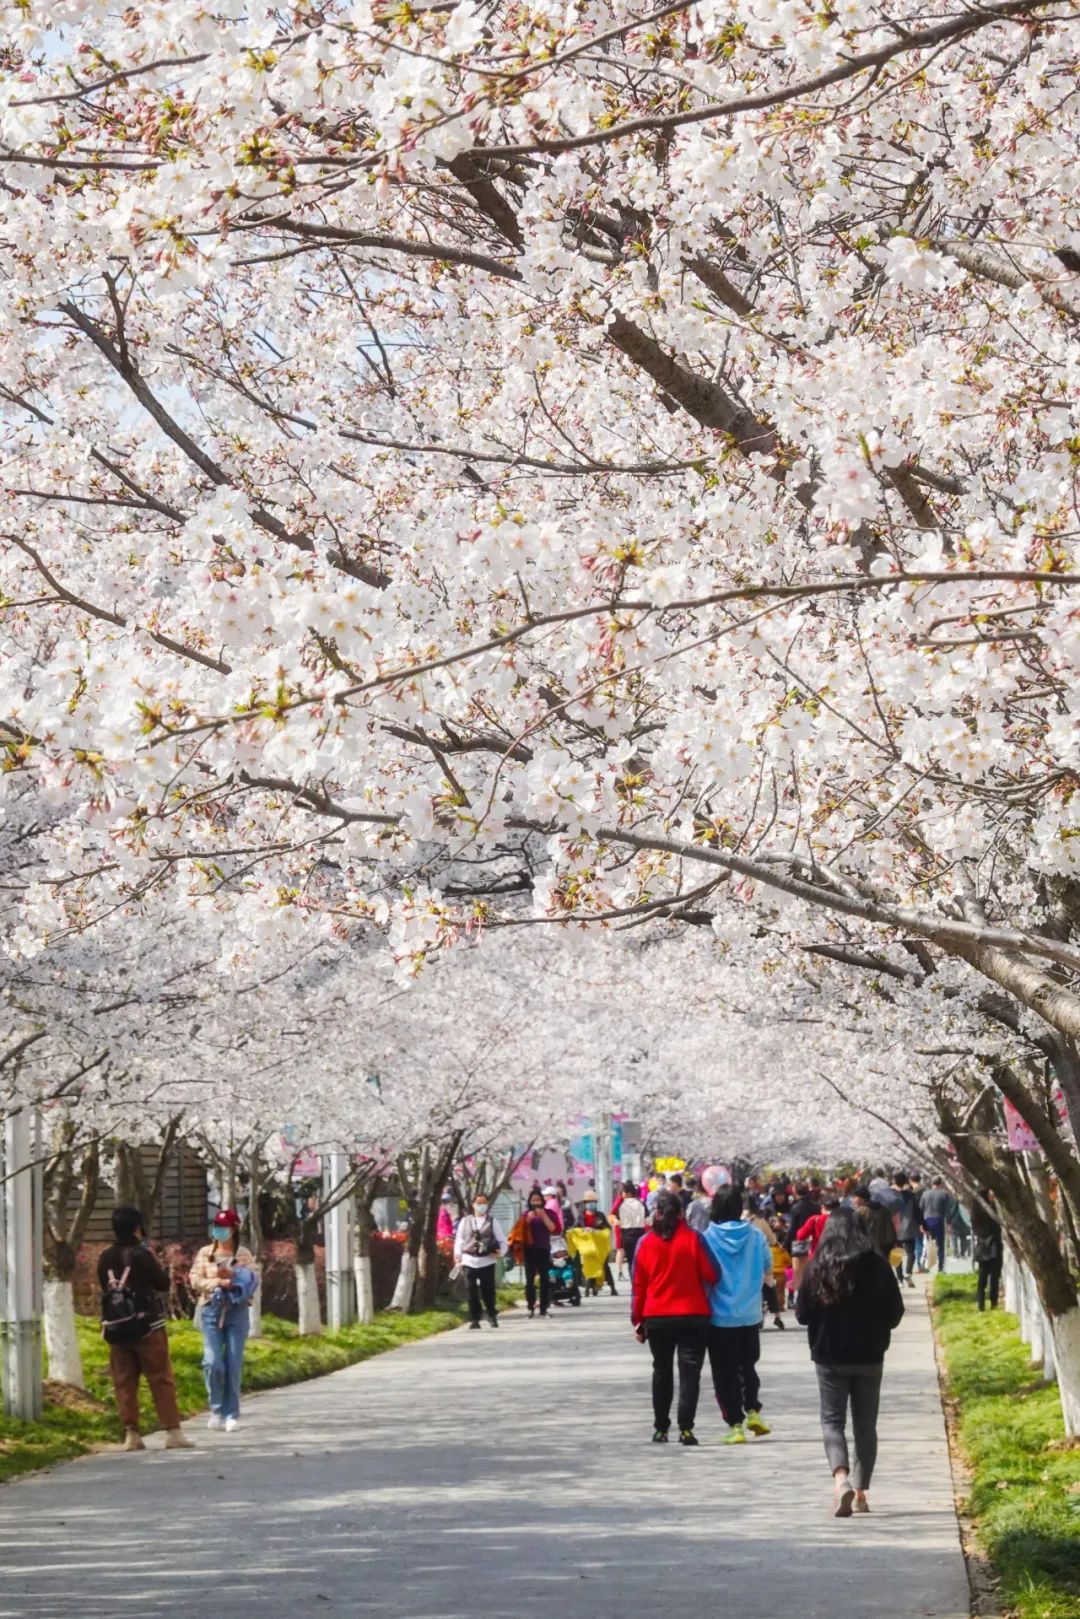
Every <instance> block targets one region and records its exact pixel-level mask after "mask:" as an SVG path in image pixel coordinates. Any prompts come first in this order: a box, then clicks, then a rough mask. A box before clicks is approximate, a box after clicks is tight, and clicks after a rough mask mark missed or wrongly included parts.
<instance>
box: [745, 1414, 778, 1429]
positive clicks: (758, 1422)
mask: <svg viewBox="0 0 1080 1619" xmlns="http://www.w3.org/2000/svg"><path fill="white" fill-rule="evenodd" d="M746 1426H747V1427H748V1428H749V1429H750V1432H751V1433H756V1434H767V1433H772V1429H771V1428H770V1427H769V1424H768V1423H767V1422H765V1421H764V1420H763V1419H762V1415H761V1412H760V1411H749V1412H748V1413H747V1417H746Z"/></svg>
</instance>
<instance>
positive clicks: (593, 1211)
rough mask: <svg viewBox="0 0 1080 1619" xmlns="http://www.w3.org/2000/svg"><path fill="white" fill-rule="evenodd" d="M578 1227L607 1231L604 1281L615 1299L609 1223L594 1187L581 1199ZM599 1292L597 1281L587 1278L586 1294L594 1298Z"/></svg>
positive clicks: (594, 1278)
mask: <svg viewBox="0 0 1080 1619" xmlns="http://www.w3.org/2000/svg"><path fill="white" fill-rule="evenodd" d="M578 1225H579V1226H580V1227H581V1229H582V1230H583V1231H607V1232H608V1233H609V1236H608V1243H609V1247H608V1250H607V1254H606V1256H605V1258H604V1281H605V1282H606V1283H607V1286H608V1292H609V1293H610V1294H611V1296H612V1298H613V1299H617V1298H618V1296H619V1294H618V1291H617V1289H616V1287H615V1277H614V1274H613V1273H612V1269H611V1248H610V1243H611V1240H612V1239H611V1236H610V1231H611V1221H610V1220H609V1219H608V1217H607V1215H606V1214H605V1213H604V1211H603V1209H602V1208H601V1207H600V1201H599V1198H598V1197H597V1195H596V1188H595V1186H590V1187H589V1189H588V1191H587V1192H586V1193H585V1195H584V1196H583V1197H582V1199H581V1205H580V1207H579V1209H578ZM599 1291H600V1287H599V1282H598V1279H597V1278H596V1277H595V1276H592V1277H588V1278H587V1279H586V1284H585V1292H586V1294H589V1293H590V1292H591V1293H592V1295H593V1297H594V1298H595V1297H596V1295H597V1294H598V1293H599Z"/></svg>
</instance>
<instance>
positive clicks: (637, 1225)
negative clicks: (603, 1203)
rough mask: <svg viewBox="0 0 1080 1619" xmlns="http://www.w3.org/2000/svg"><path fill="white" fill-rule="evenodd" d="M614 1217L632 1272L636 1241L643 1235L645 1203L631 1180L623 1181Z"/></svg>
mask: <svg viewBox="0 0 1080 1619" xmlns="http://www.w3.org/2000/svg"><path fill="white" fill-rule="evenodd" d="M615 1218H616V1219H617V1220H618V1222H619V1238H620V1241H621V1242H622V1251H623V1253H624V1254H625V1255H626V1263H627V1266H628V1268H629V1270H630V1272H631V1274H632V1273H633V1269H634V1254H635V1253H636V1251H637V1245H638V1243H639V1242H640V1241H641V1239H642V1237H643V1236H644V1235H645V1205H644V1203H643V1202H642V1201H641V1199H640V1197H638V1195H637V1187H636V1186H635V1185H634V1183H633V1181H623V1188H622V1196H621V1197H620V1198H619V1200H618V1210H617V1212H616V1214H615Z"/></svg>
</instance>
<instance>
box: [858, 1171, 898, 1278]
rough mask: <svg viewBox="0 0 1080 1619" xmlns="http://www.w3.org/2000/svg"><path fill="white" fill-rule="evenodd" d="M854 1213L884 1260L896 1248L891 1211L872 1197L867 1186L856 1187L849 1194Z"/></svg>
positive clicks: (894, 1228)
mask: <svg viewBox="0 0 1080 1619" xmlns="http://www.w3.org/2000/svg"><path fill="white" fill-rule="evenodd" d="M851 1200H852V1202H853V1203H854V1205H855V1213H856V1214H857V1215H858V1216H859V1219H860V1220H861V1221H862V1223H863V1225H864V1226H865V1227H866V1232H867V1235H868V1236H869V1238H870V1241H871V1242H872V1243H873V1245H874V1247H875V1248H876V1249H877V1251H878V1253H879V1254H881V1256H882V1258H883V1259H885V1260H888V1259H889V1255H890V1254H891V1253H892V1251H893V1249H894V1248H895V1247H896V1226H895V1224H894V1222H893V1217H892V1212H891V1210H889V1209H887V1208H885V1207H884V1206H883V1204H881V1203H879V1202H878V1200H877V1198H876V1197H874V1196H873V1194H872V1193H871V1191H870V1188H869V1187H868V1186H856V1187H855V1189H854V1191H853V1192H852V1194H851Z"/></svg>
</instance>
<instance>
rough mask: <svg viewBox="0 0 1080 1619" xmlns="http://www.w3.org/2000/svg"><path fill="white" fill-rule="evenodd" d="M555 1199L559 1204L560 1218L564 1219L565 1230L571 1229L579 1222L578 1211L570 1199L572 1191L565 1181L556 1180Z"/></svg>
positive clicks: (563, 1226)
mask: <svg viewBox="0 0 1080 1619" xmlns="http://www.w3.org/2000/svg"><path fill="white" fill-rule="evenodd" d="M555 1201H556V1203H557V1204H558V1205H559V1218H560V1219H561V1220H562V1228H563V1231H564V1232H566V1231H569V1230H570V1228H571V1227H572V1226H575V1225H576V1224H577V1213H576V1212H575V1209H574V1205H573V1204H572V1203H571V1201H570V1193H569V1192H568V1191H567V1189H566V1182H565V1181H556V1182H555Z"/></svg>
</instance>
